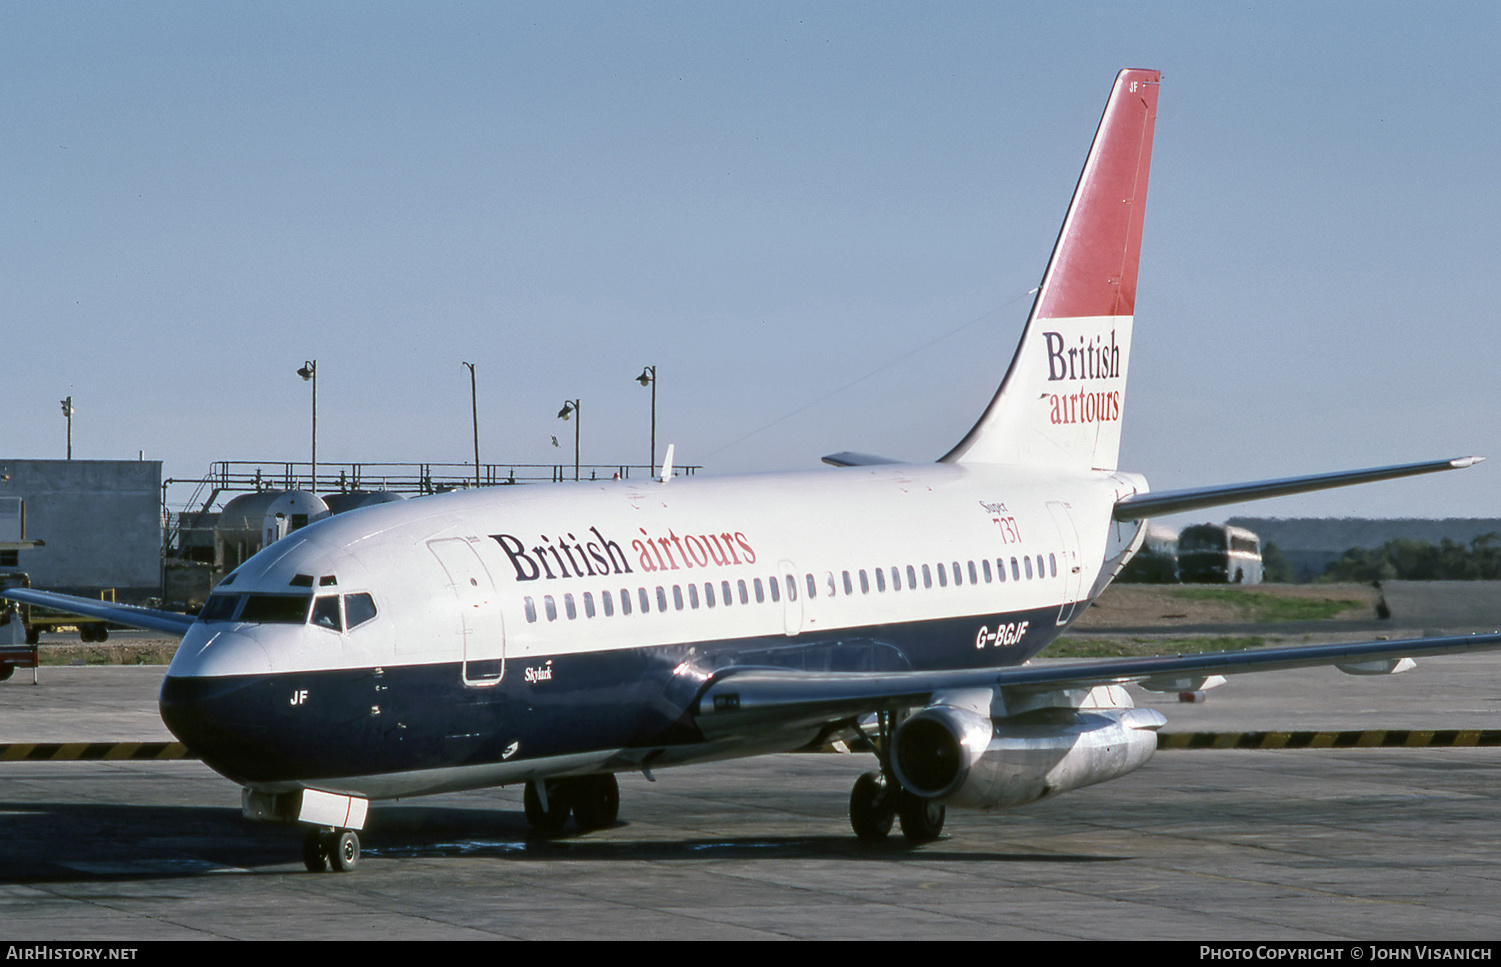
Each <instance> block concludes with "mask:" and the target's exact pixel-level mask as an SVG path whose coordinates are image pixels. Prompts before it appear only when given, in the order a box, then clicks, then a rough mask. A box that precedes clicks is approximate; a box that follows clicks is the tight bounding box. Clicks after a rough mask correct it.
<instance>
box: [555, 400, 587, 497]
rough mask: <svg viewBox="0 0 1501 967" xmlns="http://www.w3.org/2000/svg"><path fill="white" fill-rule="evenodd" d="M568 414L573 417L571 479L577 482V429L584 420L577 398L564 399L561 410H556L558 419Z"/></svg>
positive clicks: (563, 418)
mask: <svg viewBox="0 0 1501 967" xmlns="http://www.w3.org/2000/svg"><path fill="white" fill-rule="evenodd" d="M570 414H571V415H572V416H573V418H574V419H573V480H574V482H575V483H577V482H578V479H579V430H580V429H581V428H582V424H583V422H584V420H583V416H582V415H581V411H580V410H579V401H578V400H568V401H566V402H565V403H564V404H563V408H562V409H561V410H558V419H560V420H566V419H568V417H569V415H570Z"/></svg>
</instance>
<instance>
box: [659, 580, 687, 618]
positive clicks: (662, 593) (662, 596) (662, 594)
mask: <svg viewBox="0 0 1501 967" xmlns="http://www.w3.org/2000/svg"><path fill="white" fill-rule="evenodd" d="M682 595H683V592H681V591H679V592H678V609H679V610H682V607H683V601H682ZM657 610H658V611H666V610H667V591H666V590H665V589H664V588H663V587H662V585H660V584H659V585H657Z"/></svg>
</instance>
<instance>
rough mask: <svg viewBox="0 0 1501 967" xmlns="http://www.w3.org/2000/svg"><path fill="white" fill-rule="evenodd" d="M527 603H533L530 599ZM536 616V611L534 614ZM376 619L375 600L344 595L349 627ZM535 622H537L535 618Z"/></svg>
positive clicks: (360, 595) (366, 596)
mask: <svg viewBox="0 0 1501 967" xmlns="http://www.w3.org/2000/svg"><path fill="white" fill-rule="evenodd" d="M527 601H531V599H530V598H528V599H527ZM532 613H533V614H536V612H535V611H533V612H532ZM374 617H375V599H374V598H372V597H371V596H370V595H368V594H365V593H363V592H362V593H360V594H346V595H344V619H345V621H347V622H348V627H349V628H351V629H353V628H358V627H359V626H360V625H362V624H364V623H365V622H367V621H369V620H370V619H371V618H374ZM533 620H536V619H535V618H534V619H533Z"/></svg>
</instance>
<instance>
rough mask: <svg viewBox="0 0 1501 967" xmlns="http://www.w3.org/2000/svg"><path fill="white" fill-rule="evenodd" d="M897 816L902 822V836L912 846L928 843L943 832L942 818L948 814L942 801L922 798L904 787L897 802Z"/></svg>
mask: <svg viewBox="0 0 1501 967" xmlns="http://www.w3.org/2000/svg"><path fill="white" fill-rule="evenodd" d="M896 814H897V818H898V819H900V820H901V822H902V836H903V837H905V838H906V840H907V842H909V843H911V844H913V845H914V846H915V845H917V844H918V843H930V842H932V841H933V840H935V839H937V838H938V836H939V834H940V833H942V832H943V820H944V817H945V816H946V815H947V814H948V810H947V809H945V808H944V806H943V803H941V802H935V801H933V800H932V799H922V798H920V797H918V796H914V795H912V793H910V792H907V791H906V790H905V789H904V790H902V792H901V794H900V802H898V803H897V809H896Z"/></svg>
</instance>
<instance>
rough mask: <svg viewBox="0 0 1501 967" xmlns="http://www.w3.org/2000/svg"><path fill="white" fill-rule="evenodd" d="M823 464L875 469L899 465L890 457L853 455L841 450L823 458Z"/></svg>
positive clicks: (850, 452)
mask: <svg viewBox="0 0 1501 967" xmlns="http://www.w3.org/2000/svg"><path fill="white" fill-rule="evenodd" d="M823 462H824V463H827V464H828V465H829V466H831V467H875V466H880V465H881V464H887V463H901V462H902V461H900V460H893V459H891V458H890V457H878V456H875V455H874V454H870V453H855V452H853V451H850V450H842V451H840V452H839V453H831V454H829V455H828V456H826V457H824V458H823Z"/></svg>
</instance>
